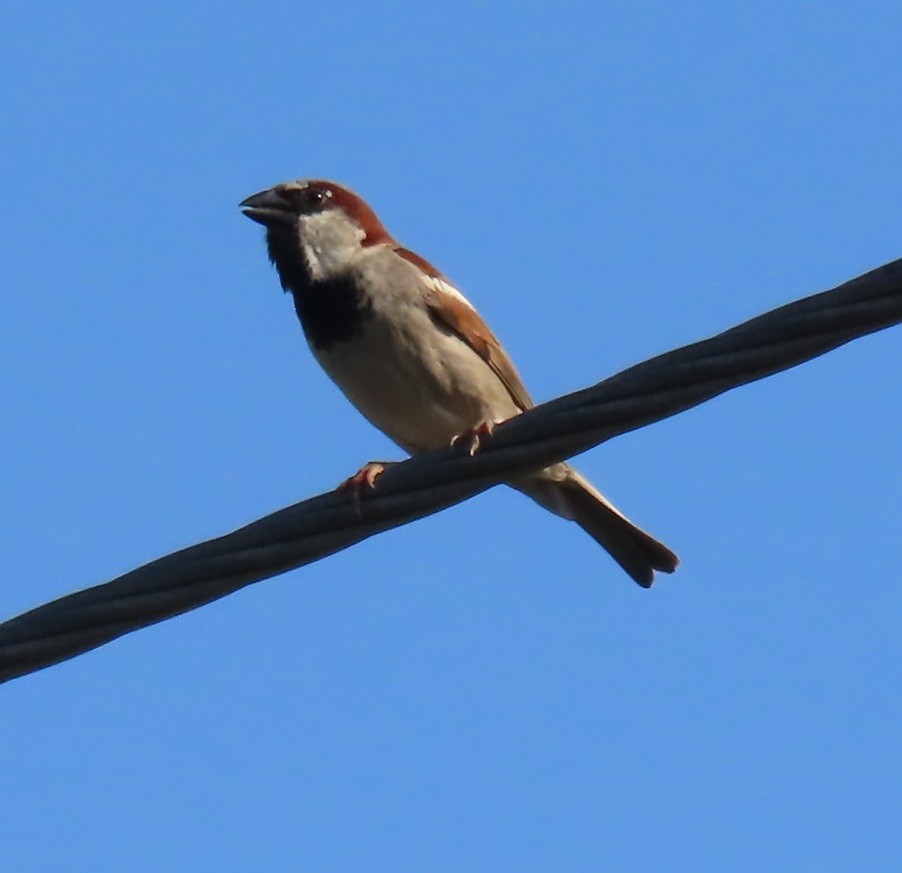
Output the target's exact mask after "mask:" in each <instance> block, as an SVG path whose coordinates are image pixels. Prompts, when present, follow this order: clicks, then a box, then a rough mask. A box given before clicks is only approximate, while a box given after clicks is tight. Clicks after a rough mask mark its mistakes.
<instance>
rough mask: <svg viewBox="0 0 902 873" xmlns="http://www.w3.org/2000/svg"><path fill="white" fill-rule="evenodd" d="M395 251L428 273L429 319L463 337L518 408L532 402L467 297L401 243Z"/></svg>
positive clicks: (514, 368) (520, 380) (523, 408)
mask: <svg viewBox="0 0 902 873" xmlns="http://www.w3.org/2000/svg"><path fill="white" fill-rule="evenodd" d="M395 251H396V252H397V253H398V255H400V256H401V257H402V258H404V259H405V260H406V261H410V262H411V263H413V264H415V265H416V266H417V267H419V268H420V269H421V270H423V272H424V273H426V275H427V276H428V277H429V280H430V287H429V292H428V295H427V299H426V305H427V306H428V307H429V314H430V316H431V317H432V320H433V321H434V322H435V323H436V324H438V325H439V326H440V327H442V328H444V329H445V330H448V331H450V332H451V333H453V334H454V335H455V336H457V337H459V338H460V339H461V340H463V341H464V342H465V343H466V344H467V345H468V346H469V347H470V348H471V349H473V351H474V352H476V354H477V355H479V357H480V358H482V360H484V361H485V362H486V363H487V364H488V365H489V366H490V367H491V368H492V370H493V371H494V372H495V375H496V376H498V378H499V379H500V380H501V382H502V383H503V384H504V387H505V388H506V389H507V392H508V394H510V396H511V398H512V399H513V401H514V403H516V404H517V406H519V407H520V409H521V410H525V409H529V408H530V407H532V406H534V405H535V404H533V402H532V398H531V397H530V396H529V392H528V391H527V390H526V386H525V385H524V384H523V380H522V379H521V378H520V374H519V373H518V372H517V368H516V367H515V366H514V363H513V361H511V359H510V358H509V357H508V355H507V352H505V351H504V349H503V347H502V346H501V343H500V342H498V338H497V337H496V336H495V334H493V333H492V331H491V330H490V328H489V326H488V325H487V324H486V323H485V321H484V320H483V318H482V316H481V315H480V314H479V313H478V312H477V311H476V310H475V309H474V308H473V305H472V304H471V303H470V301H469V300H467V298H466V297H464V296H463V294H461V293H460V291H458V290H457V288H455V287H454V285H452V284H451V282H449V281H448V280H447V279H446V278H445V277H444V276H443V275H442V274H441V273H440V272H439V271H438V270H436V269H435V267H433V266H432V264H430V263H429V262H428V261H427V260H425V259H424V258H421V257H420V256H419V255H417V254H415V253H414V252H411V251H409V250H408V249H404V248H401V247H400V246H399V247H398V248H396V249H395Z"/></svg>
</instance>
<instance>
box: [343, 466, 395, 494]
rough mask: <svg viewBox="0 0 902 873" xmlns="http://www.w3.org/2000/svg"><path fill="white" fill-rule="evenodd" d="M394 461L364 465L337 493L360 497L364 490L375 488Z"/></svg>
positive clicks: (345, 481)
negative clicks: (347, 492)
mask: <svg viewBox="0 0 902 873" xmlns="http://www.w3.org/2000/svg"><path fill="white" fill-rule="evenodd" d="M393 463H395V462H394V461H370V462H369V463H368V464H364V465H363V466H362V467H361V468H360V469H359V470H358V471H357V472H356V473H355V474H354V475H353V476H349V477H348V478H347V479H345V480H344V482H342V483H341V484H340V485H339V486H338V488H336V489H335V490H336V491H350V492H351V493H352V494H355V495H359V494H360V492H361V491H362V490H363V489H364V488H375V487H376V479H378V478H379V476H380V475H382V473H383V472H385V470H386V469H387V468H388V467H390V466H391V465H392V464H393Z"/></svg>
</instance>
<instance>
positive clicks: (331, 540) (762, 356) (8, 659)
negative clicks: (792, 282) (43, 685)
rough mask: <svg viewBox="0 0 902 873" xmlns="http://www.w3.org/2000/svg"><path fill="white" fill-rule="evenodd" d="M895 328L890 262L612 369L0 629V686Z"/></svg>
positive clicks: (898, 310) (897, 288)
mask: <svg viewBox="0 0 902 873" xmlns="http://www.w3.org/2000/svg"><path fill="white" fill-rule="evenodd" d="M900 321H902V260H898V261H893V262H892V263H889V264H886V265H884V266H883V267H878V268H877V269H876V270H872V271H871V272H869V273H866V274H865V275H863V276H859V277H858V278H857V279H852V280H851V281H849V282H846V283H844V284H843V285H840V286H839V287H838V288H834V289H833V290H832V291H825V292H823V293H821V294H815V295H814V296H812V297H807V298H805V299H803V300H799V301H796V302H795V303H790V304H788V305H787V306H783V307H780V308H779V309H775V310H772V311H771V312H768V313H766V314H765V315H761V316H759V317H758V318H754V319H752V320H751V321H747V322H745V323H744V324H741V325H739V326H738V327H734V328H733V329H731V330H728V331H726V332H724V333H721V334H718V335H717V336H715V337H712V338H711V339H707V340H703V341H701V342H698V343H693V344H692V345H688V346H684V347H683V348H680V349H676V350H675V351H672V352H668V353H666V354H664V355H660V356H658V357H656V358H652V359H651V360H648V361H645V362H644V363H642V364H638V365H637V366H635V367H631V368H630V369H628V370H624V371H623V372H621V373H618V374H617V375H615V376H612V377H611V378H609V379H606V380H605V381H603V382H599V383H598V384H597V385H594V386H593V387H591V388H586V389H584V390H582V391H577V392H574V393H573V394H567V395H565V396H563V397H559V398H558V399H556V400H552V401H550V402H549V403H545V404H542V405H541V406H537V407H535V408H534V409H531V410H529V411H527V412H525V413H523V414H522V415H519V416H517V417H516V418H514V419H511V420H510V421H508V422H506V423H505V424H503V425H500V426H499V427H498V428H497V429H496V430H495V434H494V436H493V437H492V438H491V439H490V440H488V441H486V443H485V445H484V447H483V448H482V449H481V451H480V452H479V453H478V454H477V455H476V456H475V457H470V456H469V454H468V453H467V450H466V448H465V447H457V448H447V449H442V450H440V451H435V452H430V453H428V454H425V455H420V456H418V457H416V458H412V459H410V460H408V461H405V462H403V463H401V464H397V465H396V466H393V467H391V468H389V469H388V470H387V471H386V472H385V473H383V474H382V476H381V477H380V478H379V483H378V487H377V488H376V489H375V490H373V491H372V492H367V493H365V494H363V495H361V499H360V500H359V501H355V500H352V499H350V498H349V497H348V496H347V495H346V494H338V493H335V492H330V493H327V494H321V495H319V496H318V497H313V498H310V499H309V500H305V501H303V502H301V503H297V504H294V505H293V506H289V507H287V508H285V509H282V510H279V511H278V512H275V513H273V514H272V515H268V516H266V517H265V518H261V519H259V520H258V521H255V522H253V523H251V524H249V525H247V526H246V527H242V528H240V529H239V530H236V531H234V532H233V533H230V534H227V535H225V536H222V537H218V538H217V539H214V540H208V541H207V542H204V543H200V544H198V545H196V546H191V547H189V548H187V549H182V550H180V551H178V552H174V553H172V554H170V555H166V556H165V557H163V558H159V559H158V560H156V561H152V562H151V563H149V564H145V565H144V566H143V567H139V568H138V569H136V570H132V571H131V572H129V573H126V574H125V575H123V576H120V577H118V578H117V579H114V580H112V581H111V582H107V583H106V584H103V585H97V586H95V587H93V588H87V589H85V590H84V591H78V592H76V593H75V594H69V595H67V596H65V597H61V598H59V599H58V600H54V601H51V602H50V603H47V604H45V605H43V606H39V607H37V608H36V609H32V610H31V611H29V612H26V613H24V614H22V615H20V616H18V617H16V618H12V619H10V620H9V621H7V622H5V623H3V624H2V625H0V682H5V681H7V680H9V679H14V678H16V677H18V676H24V675H26V674H27V673H31V672H34V671H35V670H40V669H41V668H43V667H48V666H50V665H51V664H55V663H58V662H59V661H63V660H66V659H67V658H72V657H75V656H76V655H79V654H81V653H82V652H86V651H89V650H90V649H93V648H96V647H98V646H101V645H103V644H104V643H108V642H110V641H111V640H114V639H116V637H119V636H122V635H123V634H126V633H129V632H131V631H134V630H138V629H139V628H142V627H147V626H148V625H151V624H154V623H156V622H158V621H163V620H164V619H167V618H170V617H171V616H174V615H179V614H180V613H183V612H187V611H189V610H191V609H196V608H197V607H199V606H202V605H203V604H205V603H210V602H211V601H213V600H216V599H218V598H220V597H225V596H226V595H227V594H231V593H232V592H234V591H237V590H238V589H240V588H243V587H245V586H246V585H250V584H251V583H253V582H259V581H261V580H263V579H267V578H269V577H271V576H275V575H277V574H279V573H284V572H285V571H286V570H291V569H293V568H296V567H301V566H303V565H305V564H309V563H312V562H313V561H318V560H320V559H321V558H324V557H326V556H327V555H331V554H332V553H334V552H337V551H340V550H341V549H346V548H348V547H349V546H351V545H353V544H354V543H357V542H360V541H361V540H363V539H366V538H367V537H371V536H373V535H374V534H377V533H381V532H382V531H384V530H388V529H389V528H393V527H398V526H400V525H402V524H406V523H407V522H409V521H413V520H414V519H416V518H421V517H422V516H424V515H429V514H431V513H433V512H437V511H438V510H440V509H444V508H445V507H448V506H451V505H452V504H454V503H458V502H460V501H462V500H466V499H467V498H468V497H472V496H473V495H474V494H478V493H479V492H481V491H484V490H485V489H486V488H490V487H491V486H492V485H496V484H498V483H499V482H502V481H505V480H507V479H510V478H513V477H514V476H516V475H518V474H521V473H524V472H529V471H531V470H536V469H541V468H542V467H545V466H547V465H548V464H550V463H553V462H556V461H560V460H563V459H564V458H569V457H571V456H572V455H576V454H579V453H580V452H584V451H585V450H586V449H589V448H591V447H592V446H596V445H598V444H599V443H602V442H605V441H607V440H609V439H611V438H613V437H615V436H618V435H620V434H624V433H627V432H629V431H631V430H635V429H637V428H640V427H643V426H645V425H647V424H650V423H651V422H654V421H660V420H661V419H663V418H667V417H669V416H671V415H675V414H677V413H678V412H682V411H683V410H685V409H689V408H691V407H693V406H697V405H698V404H700V403H703V402H704V401H706V400H710V399H711V398H712V397H715V396H717V395H718V394H722V393H723V392H724V391H728V390H729V389H731V388H736V387H738V386H739V385H744V384H746V383H748V382H752V381H754V380H756V379H761V378H763V377H764V376H768V375H771V374H773V373H776V372H778V371H780V370H785V369H788V368H790V367H793V366H795V365H797V364H800V363H802V362H803V361H807V360H810V359H811V358H814V357H817V356H818V355H822V354H824V353H825V352H827V351H830V350H831V349H834V348H836V347H837V346H840V345H843V344H844V343H847V342H849V341H850V340H852V339H855V338H857V337H860V336H864V335H866V334H868V333H873V332H874V331H877V330H881V329H882V328H885V327H889V326H891V325H893V324H897V323H899V322H900Z"/></svg>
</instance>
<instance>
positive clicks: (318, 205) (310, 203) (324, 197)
mask: <svg viewBox="0 0 902 873" xmlns="http://www.w3.org/2000/svg"><path fill="white" fill-rule="evenodd" d="M331 197H332V192H331V191H330V190H329V189H328V188H307V189H306V191H305V192H304V201H305V203H304V205H305V206H306V207H307V209H309V210H310V211H311V212H315V211H317V210H320V209H322V208H323V207H324V206H325V205H326V204H327V203H328V202H329V200H330V199H331Z"/></svg>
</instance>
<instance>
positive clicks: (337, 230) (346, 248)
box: [299, 209, 365, 281]
mask: <svg viewBox="0 0 902 873" xmlns="http://www.w3.org/2000/svg"><path fill="white" fill-rule="evenodd" d="M299 223H300V225H299V226H300V237H301V246H302V247H303V249H304V257H305V258H306V260H307V264H308V265H309V267H310V273H311V276H312V278H313V279H314V280H319V281H321V280H326V279H329V278H331V277H333V276H335V275H336V274H337V273H340V272H342V271H343V270H345V269H346V268H347V265H348V262H349V260H350V259H351V258H352V257H353V255H354V254H355V253H356V252H359V251H360V243H361V242H362V241H363V238H364V236H365V234H364V232H363V229H362V228H361V227H360V226H359V225H357V224H355V223H353V222H351V221H349V220H348V219H347V217H346V216H345V215H344V214H343V213H341V212H338V211H337V210H333V209H327V210H326V211H325V212H319V213H316V214H315V215H302V216H301V217H300V219H299Z"/></svg>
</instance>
